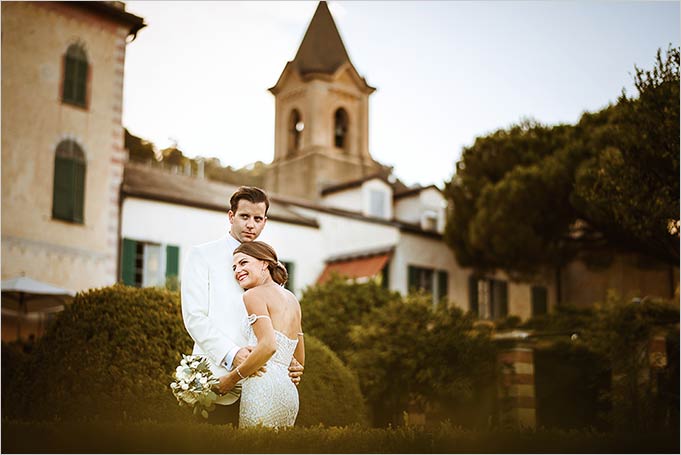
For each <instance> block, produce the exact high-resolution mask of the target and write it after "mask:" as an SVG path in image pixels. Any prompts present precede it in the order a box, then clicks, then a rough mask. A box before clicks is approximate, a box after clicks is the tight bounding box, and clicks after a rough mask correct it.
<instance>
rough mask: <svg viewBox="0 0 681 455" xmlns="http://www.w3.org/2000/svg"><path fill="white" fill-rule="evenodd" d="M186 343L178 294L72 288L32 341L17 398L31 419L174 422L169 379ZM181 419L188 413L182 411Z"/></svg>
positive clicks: (188, 344)
mask: <svg viewBox="0 0 681 455" xmlns="http://www.w3.org/2000/svg"><path fill="white" fill-rule="evenodd" d="M191 347H192V340H191V338H190V337H189V335H188V334H187V332H186V330H185V328H184V326H183V324H182V316H181V308H180V302H179V296H178V294H177V293H172V292H169V291H166V290H162V289H158V288H146V289H136V288H131V287H126V286H122V285H116V286H112V287H107V288H101V289H94V290H90V291H87V292H85V293H79V294H78V295H77V296H76V298H75V299H74V301H73V303H72V304H71V305H68V306H67V307H66V308H65V309H64V311H63V312H62V313H61V314H60V315H59V317H58V318H57V320H56V321H55V323H54V324H53V325H52V326H51V327H50V329H49V330H48V332H47V333H46V334H45V336H44V337H43V338H42V339H41V340H39V342H38V345H37V346H36V349H35V351H34V354H33V355H32V359H31V360H30V362H29V364H28V365H27V367H28V371H27V372H26V373H27V374H26V375H25V376H27V377H29V378H30V379H29V380H28V381H27V384H26V388H25V390H26V394H25V397H24V398H25V399H24V400H22V401H23V403H22V404H23V405H24V408H25V414H26V415H27V417H30V418H35V419H52V418H57V419H66V420H81V419H97V418H100V419H113V420H140V419H154V420H158V421H168V420H176V419H178V418H182V417H183V414H185V413H187V411H186V409H178V408H179V406H178V405H177V401H176V400H175V398H174V397H173V395H172V393H171V391H170V387H169V384H170V382H171V374H172V372H173V371H174V370H175V367H176V366H177V364H178V362H179V359H180V353H189V352H190V350H191ZM184 417H187V416H184Z"/></svg>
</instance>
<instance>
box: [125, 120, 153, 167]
mask: <svg viewBox="0 0 681 455" xmlns="http://www.w3.org/2000/svg"><path fill="white" fill-rule="evenodd" d="M125 148H126V149H128V154H129V155H128V157H129V160H130V161H136V162H141V163H147V162H150V161H156V153H155V152H154V144H152V143H151V142H149V141H147V140H146V139H142V138H141V137H137V136H135V135H134V134H131V133H130V131H128V129H127V128H125Z"/></svg>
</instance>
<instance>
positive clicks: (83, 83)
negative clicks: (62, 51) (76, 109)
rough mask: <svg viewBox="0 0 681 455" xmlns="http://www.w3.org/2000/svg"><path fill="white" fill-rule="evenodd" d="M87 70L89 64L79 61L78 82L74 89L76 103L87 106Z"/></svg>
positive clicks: (77, 63) (77, 68)
mask: <svg viewBox="0 0 681 455" xmlns="http://www.w3.org/2000/svg"><path fill="white" fill-rule="evenodd" d="M87 70H88V64H87V62H86V61H83V60H79V61H77V62H76V81H75V88H74V92H75V93H74V95H75V96H74V101H75V102H76V103H77V104H79V105H81V106H85V95H86V87H87Z"/></svg>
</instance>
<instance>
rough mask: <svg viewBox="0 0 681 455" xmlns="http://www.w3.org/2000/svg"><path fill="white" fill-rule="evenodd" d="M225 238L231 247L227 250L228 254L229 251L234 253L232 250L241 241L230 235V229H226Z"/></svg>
mask: <svg viewBox="0 0 681 455" xmlns="http://www.w3.org/2000/svg"><path fill="white" fill-rule="evenodd" d="M226 238H227V243H229V246H230V248H231V249H230V250H229V252H230V254H231V253H234V250H236V248H237V247H238V246H239V245H241V242H239V241H238V240H237V239H235V238H234V237H233V236H232V231H231V230H230V231H227V236H226Z"/></svg>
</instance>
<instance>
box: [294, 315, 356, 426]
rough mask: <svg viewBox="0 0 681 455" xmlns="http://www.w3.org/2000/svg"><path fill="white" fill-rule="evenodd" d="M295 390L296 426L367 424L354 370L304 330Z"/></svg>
mask: <svg viewBox="0 0 681 455" xmlns="http://www.w3.org/2000/svg"><path fill="white" fill-rule="evenodd" d="M304 318H305V315H303V321H304ZM298 392H299V393H300V411H299V413H298V418H297V420H296V426H314V425H318V424H320V423H321V424H324V425H327V426H344V425H351V424H360V425H367V424H368V411H367V406H366V404H365V402H364V397H363V396H362V392H361V391H360V388H359V382H358V380H357V377H356V376H355V374H354V373H353V372H352V371H351V370H350V369H349V368H348V367H346V366H345V365H344V364H343V362H342V361H341V360H340V359H339V358H338V356H336V354H334V352H333V351H331V349H329V348H328V347H327V346H326V345H325V344H324V343H322V342H321V341H319V340H318V339H317V338H315V337H313V336H311V335H307V334H306V335H305V373H304V374H303V379H302V381H301V382H300V386H299V389H298Z"/></svg>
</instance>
